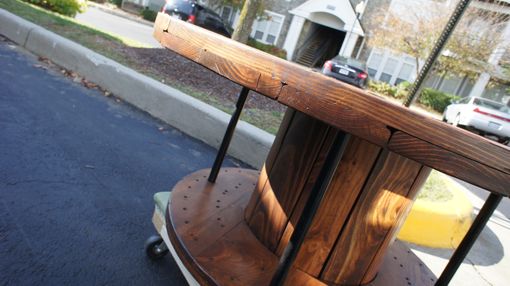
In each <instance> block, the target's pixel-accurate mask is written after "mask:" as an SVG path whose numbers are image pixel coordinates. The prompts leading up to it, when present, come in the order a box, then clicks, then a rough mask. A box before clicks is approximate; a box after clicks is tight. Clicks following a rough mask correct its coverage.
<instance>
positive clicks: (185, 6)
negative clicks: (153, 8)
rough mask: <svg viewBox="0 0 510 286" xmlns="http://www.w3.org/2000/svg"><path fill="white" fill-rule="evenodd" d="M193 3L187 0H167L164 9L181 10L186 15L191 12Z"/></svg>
mask: <svg viewBox="0 0 510 286" xmlns="http://www.w3.org/2000/svg"><path fill="white" fill-rule="evenodd" d="M194 5H195V4H194V3H193V2H192V1H188V0H169V1H167V2H166V5H165V11H169V12H170V11H174V10H175V9H177V11H179V12H183V13H185V14H187V15H191V14H193V7H194Z"/></svg>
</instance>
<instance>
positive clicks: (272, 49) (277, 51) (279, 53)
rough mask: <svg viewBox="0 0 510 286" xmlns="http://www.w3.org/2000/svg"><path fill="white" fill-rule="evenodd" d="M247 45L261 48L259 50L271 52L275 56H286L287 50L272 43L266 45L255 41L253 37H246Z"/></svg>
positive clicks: (283, 57) (284, 57)
mask: <svg viewBox="0 0 510 286" xmlns="http://www.w3.org/2000/svg"><path fill="white" fill-rule="evenodd" d="M248 46H250V47H253V48H255V49H258V50H261V51H263V52H266V53H268V54H271V55H273V56H277V57H279V58H282V59H286V58H287V51H285V50H284V49H280V48H278V47H276V46H273V45H266V44H263V43H260V42H257V40H255V39H253V38H249V39H248Z"/></svg>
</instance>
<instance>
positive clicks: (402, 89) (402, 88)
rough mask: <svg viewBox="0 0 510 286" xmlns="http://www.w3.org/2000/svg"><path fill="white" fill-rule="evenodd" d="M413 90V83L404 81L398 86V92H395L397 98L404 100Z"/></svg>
mask: <svg viewBox="0 0 510 286" xmlns="http://www.w3.org/2000/svg"><path fill="white" fill-rule="evenodd" d="M410 90H411V83H410V82H408V81H403V82H401V83H399V84H398V85H397V92H395V98H398V99H404V98H407V96H408V95H409V91H410Z"/></svg>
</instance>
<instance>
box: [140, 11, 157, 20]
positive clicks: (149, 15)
mask: <svg viewBox="0 0 510 286" xmlns="http://www.w3.org/2000/svg"><path fill="white" fill-rule="evenodd" d="M140 14H141V15H142V17H143V18H144V19H145V20H147V21H151V22H154V21H156V17H157V16H158V12H156V11H152V10H150V9H149V8H147V7H145V8H144V9H143V10H142V11H141V12H140Z"/></svg>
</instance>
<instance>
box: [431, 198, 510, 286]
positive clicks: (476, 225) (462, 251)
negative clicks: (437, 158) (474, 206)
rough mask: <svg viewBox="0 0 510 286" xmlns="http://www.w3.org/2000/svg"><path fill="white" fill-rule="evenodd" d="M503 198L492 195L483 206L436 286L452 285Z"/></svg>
mask: <svg viewBox="0 0 510 286" xmlns="http://www.w3.org/2000/svg"><path fill="white" fill-rule="evenodd" d="M502 198H503V196H501V195H500V194H494V193H491V194H490V195H489V197H488V198H487V201H485V203H484V204H483V207H482V209H481V210H480V213H478V215H477V216H476V219H475V221H474V222H473V225H471V227H470V228H469V230H468V232H467V233H466V236H464V238H463V239H462V241H461V242H460V245H459V247H457V250H455V252H454V253H453V255H452V257H451V258H450V261H448V265H446V268H445V269H444V270H443V273H441V276H440V277H439V279H437V281H436V284H435V285H436V286H443V285H448V283H450V280H452V278H453V275H455V272H457V269H459V266H460V265H461V264H462V261H464V259H465V258H466V256H467V254H468V252H469V250H470V249H471V247H473V244H474V243H475V241H476V239H477V238H478V236H479V235H480V233H481V232H482V230H483V228H484V227H485V225H486V224H487V222H488V221H489V219H490V218H491V216H492V213H493V212H494V211H495V210H496V208H497V207H498V205H499V203H500V202H501V199H502Z"/></svg>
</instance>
